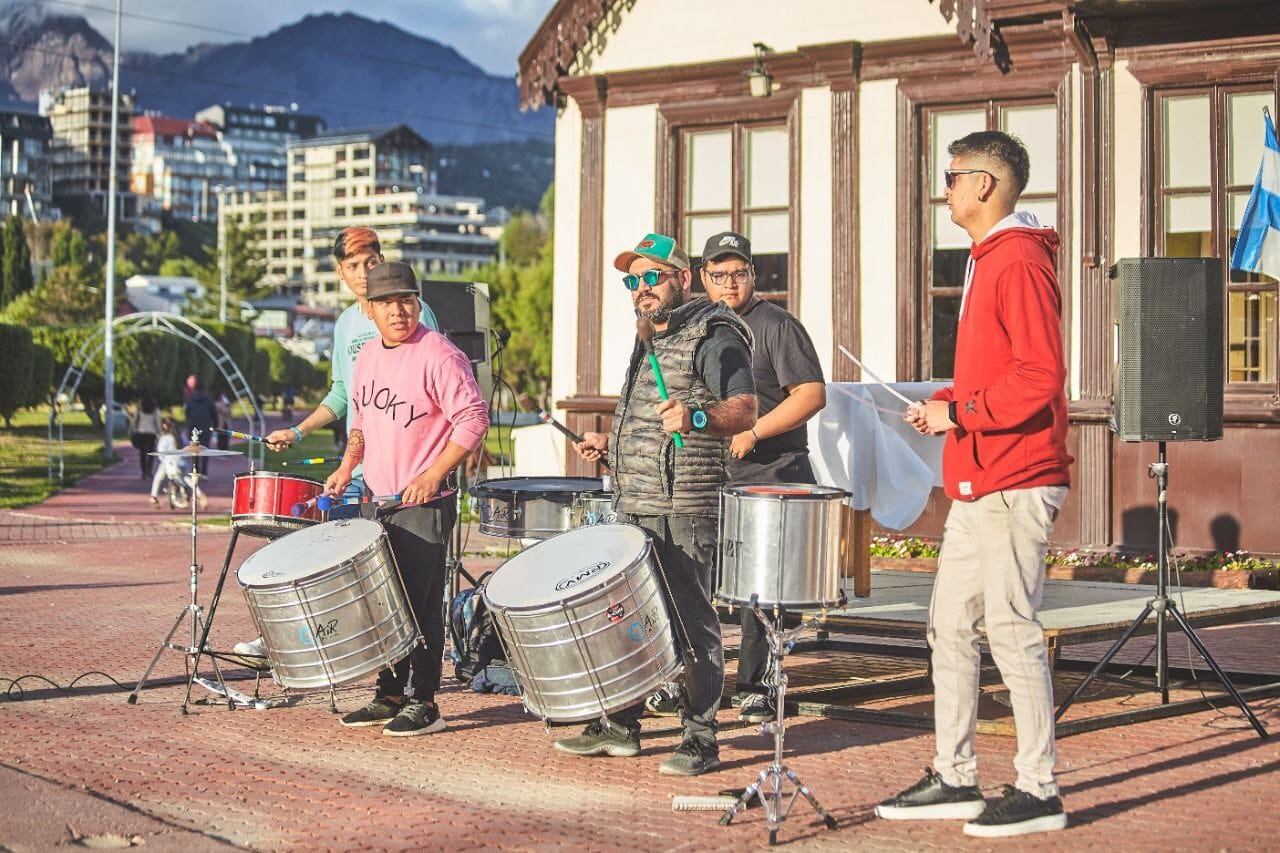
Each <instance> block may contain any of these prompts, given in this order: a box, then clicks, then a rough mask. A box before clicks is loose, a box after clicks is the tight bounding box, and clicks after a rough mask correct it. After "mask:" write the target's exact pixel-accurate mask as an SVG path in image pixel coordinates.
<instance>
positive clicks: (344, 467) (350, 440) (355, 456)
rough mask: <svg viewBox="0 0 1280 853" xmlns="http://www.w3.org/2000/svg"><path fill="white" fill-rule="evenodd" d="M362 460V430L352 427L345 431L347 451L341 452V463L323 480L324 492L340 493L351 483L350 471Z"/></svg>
mask: <svg viewBox="0 0 1280 853" xmlns="http://www.w3.org/2000/svg"><path fill="white" fill-rule="evenodd" d="M363 460H364V430H360V429H352V430H351V432H349V433H347V452H346V453H344V454H342V464H340V465H339V466H338V470H336V471H334V472H333V473H332V474H330V475H329V479H327V480H325V481H324V490H325V494H329V495H340V494H342V493H343V492H344V491H345V490H346V488H347V486H348V485H350V483H351V474H352V472H353V471H355V470H356V466H357V465H359V464H360V463H361V462H362V461H363Z"/></svg>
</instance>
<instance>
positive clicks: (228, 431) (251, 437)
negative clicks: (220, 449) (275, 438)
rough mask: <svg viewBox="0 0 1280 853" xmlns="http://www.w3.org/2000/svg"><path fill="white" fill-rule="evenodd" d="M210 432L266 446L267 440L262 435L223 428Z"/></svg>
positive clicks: (216, 428) (215, 428)
mask: <svg viewBox="0 0 1280 853" xmlns="http://www.w3.org/2000/svg"><path fill="white" fill-rule="evenodd" d="M210 432H220V433H222V434H223V435H229V436H231V437H232V438H242V439H244V440H245V441H256V442H258V443H259V444H266V443H267V440H266V439H265V438H263V437H262V436H260V435H252V434H250V433H247V432H237V431H236V430H233V429H223V428H222V427H214V428H213V429H212V430H210Z"/></svg>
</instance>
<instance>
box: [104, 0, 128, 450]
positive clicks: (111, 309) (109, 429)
mask: <svg viewBox="0 0 1280 853" xmlns="http://www.w3.org/2000/svg"><path fill="white" fill-rule="evenodd" d="M123 5H124V0H116V28H115V32H116V38H115V48H114V55H113V57H112V60H111V154H110V156H111V163H110V165H109V166H108V169H109V170H110V171H109V173H108V177H107V305H106V327H105V332H104V335H103V346H102V358H103V366H102V376H103V385H104V386H105V394H104V395H103V396H104V397H105V398H106V408H107V411H106V417H105V418H104V419H103V420H105V421H106V429H105V431H104V434H103V440H102V455H103V456H104V457H105V458H107V459H110V458H111V457H112V453H113V452H114V451H113V448H112V445H113V444H114V430H115V417H114V415H115V402H116V401H115V396H116V388H115V385H116V351H115V333H114V329H113V328H112V326H113V324H114V323H115V319H116V317H115V315H116V191H117V189H118V186H119V180H118V178H117V175H116V171H117V170H116V166H117V163H116V158H117V157H118V156H119V155H118V149H119V145H120V18H121V12H122V8H121V7H122V6H123Z"/></svg>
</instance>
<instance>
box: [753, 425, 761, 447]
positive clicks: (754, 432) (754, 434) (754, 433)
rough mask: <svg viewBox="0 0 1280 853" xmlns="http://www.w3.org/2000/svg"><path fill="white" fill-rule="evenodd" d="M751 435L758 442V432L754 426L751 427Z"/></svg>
mask: <svg viewBox="0 0 1280 853" xmlns="http://www.w3.org/2000/svg"><path fill="white" fill-rule="evenodd" d="M751 437H752V438H754V439H755V440H756V444H759V443H760V433H758V432H756V428H755V427H752V428H751Z"/></svg>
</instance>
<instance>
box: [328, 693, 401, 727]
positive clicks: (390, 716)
mask: <svg viewBox="0 0 1280 853" xmlns="http://www.w3.org/2000/svg"><path fill="white" fill-rule="evenodd" d="M406 704H407V703H405V702H392V701H391V700H389V699H384V698H382V697H381V696H376V697H374V700H373V701H372V702H370V703H369V704H368V705H365V706H364V707H363V708H360V709H358V710H355V711H352V712H351V713H350V714H347V715H346V716H345V717H343V718H342V720H341V722H342V724H343V725H344V726H351V727H357V728H358V727H362V726H382V725H386V724H387V723H389V722H391V721H392V720H394V719H395V717H396V715H397V714H399V713H400V709H401V708H403V707H404V706H405V705H406Z"/></svg>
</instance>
